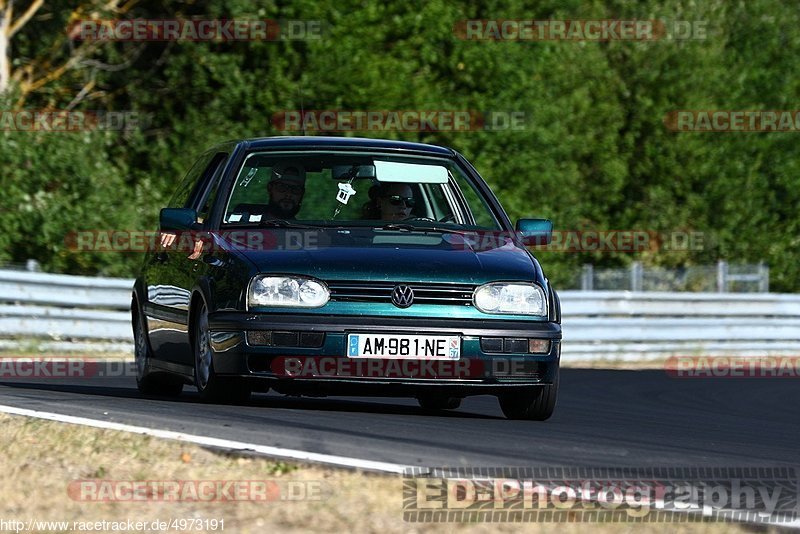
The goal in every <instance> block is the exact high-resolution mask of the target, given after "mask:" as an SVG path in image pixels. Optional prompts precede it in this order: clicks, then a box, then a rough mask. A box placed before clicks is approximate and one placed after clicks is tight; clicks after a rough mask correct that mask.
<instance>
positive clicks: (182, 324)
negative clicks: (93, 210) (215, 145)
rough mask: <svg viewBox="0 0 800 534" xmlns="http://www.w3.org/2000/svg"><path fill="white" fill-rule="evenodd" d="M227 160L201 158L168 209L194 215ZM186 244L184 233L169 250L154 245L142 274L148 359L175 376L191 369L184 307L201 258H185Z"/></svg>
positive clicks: (220, 155) (189, 237)
mask: <svg viewBox="0 0 800 534" xmlns="http://www.w3.org/2000/svg"><path fill="white" fill-rule="evenodd" d="M227 158H228V154H226V153H224V152H208V153H205V154H203V155H202V156H201V157H200V158H199V159H198V160H197V162H196V163H195V164H194V166H192V168H191V170H190V171H189V173H188V174H187V175H186V177H185V178H184V180H183V182H182V183H181V185H180V186H179V187H178V189H177V191H176V192H175V194H174V195H173V197H172V199H171V200H170V202H169V207H171V208H190V209H194V210H197V211H198V212H199V217H200V216H201V215H200V212H201V210H202V209H203V208H204V206H205V204H204V203H205V202H206V199H207V196H208V193H209V191H210V190H211V189H212V188H213V185H214V184H215V183H216V181H218V180H219V177H220V173H221V170H222V168H223V167H224V164H225V162H226V160H227ZM192 245H193V239H192V235H191V234H190V233H188V232H187V233H183V234H180V235H178V236H177V239H176V240H175V244H174V245H173V246H171V247H167V248H164V247H161V246H160V244H159V243H156V250H154V251H151V252H150V253H149V255H148V258H147V259H146V261H145V267H144V269H143V273H142V274H143V278H144V283H145V287H146V288H147V303H146V305H145V307H144V308H145V309H144V312H145V316H146V317H147V323H148V324H147V328H148V333H149V335H150V344H151V347H152V349H153V356H154V358H155V359H157V360H160V361H161V362H163V363H165V364H167V365H166V367H167V368H170V369H173V370H175V371H179V372H189V370H190V369H191V366H192V365H193V356H192V349H191V344H190V333H189V304H190V300H191V291H192V289H193V288H194V287H195V284H196V279H197V276H198V274H199V273H198V271H199V270H200V269H201V265H200V261H201V260H200V259H199V258H198V259H192V258H190V256H191V254H192ZM170 364H171V365H170Z"/></svg>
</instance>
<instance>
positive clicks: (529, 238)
mask: <svg viewBox="0 0 800 534" xmlns="http://www.w3.org/2000/svg"><path fill="white" fill-rule="evenodd" d="M516 230H517V233H518V234H519V236H520V237H521V238H522V241H523V243H525V244H526V245H529V246H534V245H548V244H550V240H551V239H552V238H553V221H551V220H550V219H520V220H518V221H517V227H516Z"/></svg>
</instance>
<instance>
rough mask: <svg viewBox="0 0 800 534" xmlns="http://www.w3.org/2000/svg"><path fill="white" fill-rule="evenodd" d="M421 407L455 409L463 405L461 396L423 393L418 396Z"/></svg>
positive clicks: (433, 409)
mask: <svg viewBox="0 0 800 534" xmlns="http://www.w3.org/2000/svg"><path fill="white" fill-rule="evenodd" d="M417 402H419V405H420V407H421V408H422V409H423V410H430V411H437V410H455V409H456V408H458V407H459V406H461V399H460V398H459V397H446V396H444V395H423V396H420V397H417Z"/></svg>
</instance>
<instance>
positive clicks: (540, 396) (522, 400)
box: [498, 374, 558, 421]
mask: <svg viewBox="0 0 800 534" xmlns="http://www.w3.org/2000/svg"><path fill="white" fill-rule="evenodd" d="M557 397H558V374H556V379H555V380H554V381H553V383H552V384H548V385H546V386H538V387H537V388H536V389H535V390H533V391H526V392H525V393H507V394H504V395H500V396H499V397H498V400H499V401H500V409H501V410H503V414H504V415H505V416H506V417H507V418H509V419H528V420H530V421H544V420H545V419H549V418H550V416H551V415H553V410H555V407H556V398H557Z"/></svg>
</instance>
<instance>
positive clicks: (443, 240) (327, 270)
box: [226, 230, 542, 284]
mask: <svg viewBox="0 0 800 534" xmlns="http://www.w3.org/2000/svg"><path fill="white" fill-rule="evenodd" d="M265 235H266V238H265V239H264V241H265V242H264V244H262V245H261V246H250V247H246V246H243V243H242V242H241V241H237V240H236V239H227V240H226V244H227V246H229V247H233V248H236V250H237V252H238V253H239V254H242V255H243V256H244V257H246V258H247V259H248V260H249V261H250V262H252V264H253V265H254V266H255V269H256V270H257V271H258V272H260V273H292V274H303V275H308V276H313V277H316V278H320V279H322V280H376V281H379V280H385V281H398V282H401V281H405V282H458V283H470V284H481V283H486V282H491V281H499V280H520V281H523V280H524V281H539V282H542V280H541V278H542V275H541V269H540V268H539V265H538V263H537V262H536V260H535V259H534V258H533V256H532V255H531V254H530V253H529V252H528V251H527V250H526V249H524V248H521V247H519V246H517V245H516V244H515V243H513V242H512V241H511V240H510V239H507V238H503V237H499V238H498V237H495V236H490V237H489V238H483V237H478V238H476V239H463V238H462V237H461V236H460V235H458V234H447V233H439V232H428V233H418V232H413V233H408V232H394V231H390V232H368V233H360V234H359V233H356V232H350V231H342V230H338V231H328V230H325V231H319V230H313V231H294V230H269V231H268V232H265Z"/></svg>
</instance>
